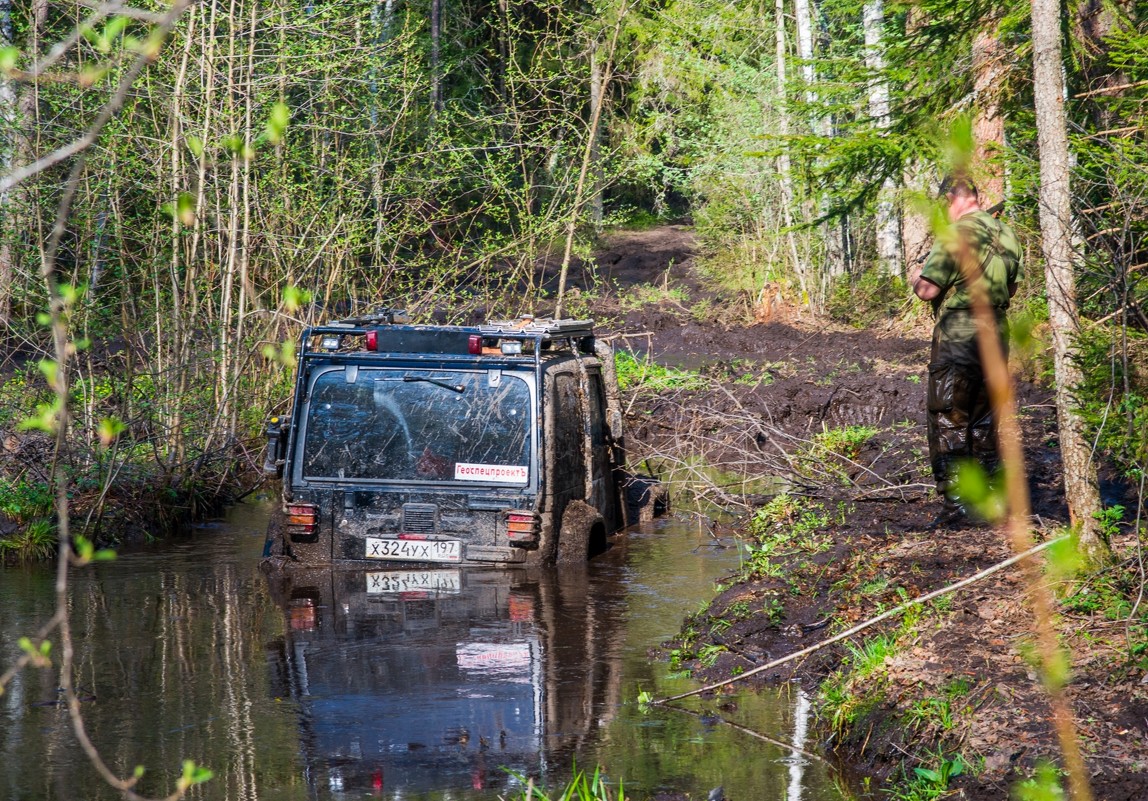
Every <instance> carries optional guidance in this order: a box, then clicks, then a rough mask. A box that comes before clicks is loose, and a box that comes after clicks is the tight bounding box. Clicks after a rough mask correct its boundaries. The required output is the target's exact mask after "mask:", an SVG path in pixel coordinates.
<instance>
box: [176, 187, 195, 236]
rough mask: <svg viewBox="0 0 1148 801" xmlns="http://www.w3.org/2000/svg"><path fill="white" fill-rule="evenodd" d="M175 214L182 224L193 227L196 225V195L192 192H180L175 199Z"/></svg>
mask: <svg viewBox="0 0 1148 801" xmlns="http://www.w3.org/2000/svg"><path fill="white" fill-rule="evenodd" d="M175 216H176V217H178V218H179V223H180V225H182V226H184V227H185V228H191V227H192V226H193V225H195V196H194V195H192V194H191V193H190V192H180V193H179V197H177V198H176V200H175Z"/></svg>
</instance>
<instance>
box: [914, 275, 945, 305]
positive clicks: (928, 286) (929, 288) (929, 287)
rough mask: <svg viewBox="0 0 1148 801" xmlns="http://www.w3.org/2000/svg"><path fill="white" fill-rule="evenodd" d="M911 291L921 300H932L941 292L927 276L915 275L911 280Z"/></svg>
mask: <svg viewBox="0 0 1148 801" xmlns="http://www.w3.org/2000/svg"><path fill="white" fill-rule="evenodd" d="M913 292H914V294H916V296H917V297H919V298H920V299H921V300H934V299H936V298H937V297H939V296H940V294H941V288H940V287H939V286H937V285H936V284H934V283H933V282H932V281H930V280H929V279H928V278H921V277H920V276H918V277H917V280H916V281H914V282H913Z"/></svg>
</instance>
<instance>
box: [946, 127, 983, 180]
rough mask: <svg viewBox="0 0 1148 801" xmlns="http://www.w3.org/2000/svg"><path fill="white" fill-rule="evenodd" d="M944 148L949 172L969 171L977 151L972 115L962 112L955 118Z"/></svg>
mask: <svg viewBox="0 0 1148 801" xmlns="http://www.w3.org/2000/svg"><path fill="white" fill-rule="evenodd" d="M944 150H945V157H946V159H947V160H948V163H949V172H953V173H963V172H967V171H968V168H969V163H970V162H972V160H973V153H974V152H975V151H976V145H975V139H974V136H973V119H972V117H970V116H969V115H968V114H962V115H960V116H959V117H957V118H956V119H955V120H953V124H952V126H951V127H950V128H949V132H948V137H947V138H946V140H945V144H944Z"/></svg>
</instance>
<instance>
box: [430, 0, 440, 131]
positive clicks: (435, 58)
mask: <svg viewBox="0 0 1148 801" xmlns="http://www.w3.org/2000/svg"><path fill="white" fill-rule="evenodd" d="M430 29H431V109H432V110H433V111H436V112H438V111H442V54H441V51H440V47H441V39H442V0H431V7H430Z"/></svg>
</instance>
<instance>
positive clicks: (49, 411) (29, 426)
mask: <svg viewBox="0 0 1148 801" xmlns="http://www.w3.org/2000/svg"><path fill="white" fill-rule="evenodd" d="M59 424H60V399H59V398H56V399H55V400H54V401H52V402H51V403H41V404H39V405H38V406H37V407H36V414H35V415H33V416H32V417H28V418H26V419H24V420H21V421H20V422H19V423H17V424H16V428H17V429H19V430H20V431H43V432H45V433H47V434H55V433H56V428H57V426H59Z"/></svg>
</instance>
